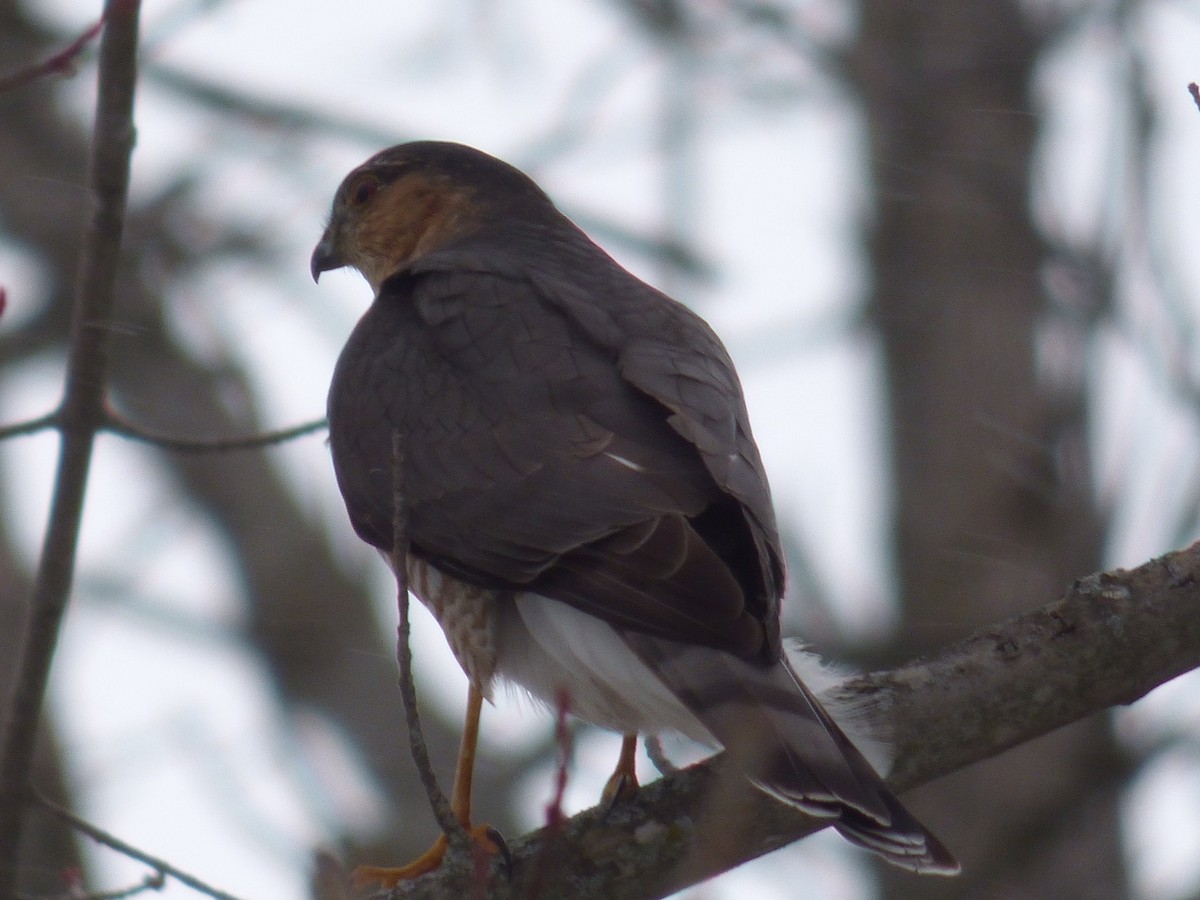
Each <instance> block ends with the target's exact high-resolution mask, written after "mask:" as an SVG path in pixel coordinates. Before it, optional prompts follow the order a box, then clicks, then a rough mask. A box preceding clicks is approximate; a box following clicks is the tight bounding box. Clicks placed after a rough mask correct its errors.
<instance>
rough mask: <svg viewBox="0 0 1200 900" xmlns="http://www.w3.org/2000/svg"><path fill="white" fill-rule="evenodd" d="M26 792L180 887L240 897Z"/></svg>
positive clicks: (222, 899) (224, 899)
mask: <svg viewBox="0 0 1200 900" xmlns="http://www.w3.org/2000/svg"><path fill="white" fill-rule="evenodd" d="M29 793H30V797H31V798H32V800H33V801H34V802H35V803H36V804H37V805H38V806H40V807H41V808H42V809H44V810H46V812H48V813H50V814H51V815H53V816H55V817H56V818H59V819H62V820H63V821H64V822H66V823H67V824H68V825H70V826H71V827H72V828H74V829H75V830H76V831H78V832H80V833H82V834H86V835H87V836H88V837H90V838H91V839H92V840H93V841H96V842H97V843H100V844H103V845H104V846H105V847H109V848H110V849H112V850H116V851H117V852H118V853H120V854H121V855H122V856H128V857H129V858H130V859H135V860H137V861H138V862H140V863H144V864H146V865H147V866H149V867H150V868H152V869H155V870H157V871H159V872H161V873H162V874H164V875H169V876H170V877H171V878H174V879H175V880H176V881H178V882H179V883H180V884H185V885H187V886H188V887H190V888H191V889H192V890H194V891H198V892H199V893H201V894H205V895H207V896H209V897H214V898H216V900H240V898H238V897H236V896H234V895H233V894H227V893H225V891H222V890H218V889H217V888H215V887H213V886H212V885H210V884H206V883H205V882H203V881H201V880H200V879H199V878H197V877H195V876H194V875H189V874H188V873H187V872H184V871H183V870H181V869H177V868H176V867H175V866H173V865H171V864H170V863H169V862H167V861H166V860H164V859H159V858H158V857H156V856H151V855H150V854H149V853H147V852H146V851H144V850H139V849H138V848H137V847H134V846H133V845H132V844H127V843H125V842H124V841H123V840H121V839H120V838H118V837H114V836H113V835H111V834H109V833H108V832H107V831H105V830H104V829H102V828H97V827H96V826H95V825H93V824H92V823H91V822H89V821H87V820H86V819H81V818H79V816H77V815H75V813H73V812H71V811H70V810H69V809H65V808H63V807H61V806H59V805H58V804H57V803H55V802H54V801H53V800H51V799H50V798H49V797H47V796H45V795H44V794H42V793H41V792H40V791H38V790H37V789H36V788H31V789H30V792H29Z"/></svg>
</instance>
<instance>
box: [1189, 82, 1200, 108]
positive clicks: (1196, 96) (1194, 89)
mask: <svg viewBox="0 0 1200 900" xmlns="http://www.w3.org/2000/svg"><path fill="white" fill-rule="evenodd" d="M1188 93H1189V94H1191V95H1192V101H1193V102H1194V103H1195V104H1196V108H1197V109H1200V85H1197V84H1196V82H1194V81H1193V82H1192V83H1191V84H1189V85H1188Z"/></svg>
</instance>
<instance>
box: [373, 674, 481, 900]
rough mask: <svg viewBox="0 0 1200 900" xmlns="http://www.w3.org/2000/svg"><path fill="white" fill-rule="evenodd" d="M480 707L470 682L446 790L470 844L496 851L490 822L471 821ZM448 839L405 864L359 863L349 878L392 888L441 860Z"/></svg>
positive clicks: (437, 843)
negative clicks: (459, 740)
mask: <svg viewBox="0 0 1200 900" xmlns="http://www.w3.org/2000/svg"><path fill="white" fill-rule="evenodd" d="M482 709H483V694H481V693H480V692H479V691H478V690H476V688H475V687H474V685H472V687H471V691H470V693H469V694H468V695H467V718H466V722H465V723H464V724H463V736H462V743H461V744H459V747H458V765H457V766H456V767H455V770H454V788H453V790H452V791H451V793H450V809H451V810H452V811H453V812H454V816H455V818H457V819H458V821H459V822H461V823H462V826H463V828H465V829H466V830H467V836H468V837H470V839H471V844H472V847H473V848H475V849H476V850H477V851H481V852H483V853H486V854H488V855H491V854H493V853H497V852H499V851H500V849H501V848H500V847H499V846H498V845H497V843H496V839H495V838H496V837H498V835H496V832H495V829H493V828H492V827H491V826H490V825H475V826H472V825H471V778H472V776H473V775H474V774H475V748H476V746H477V744H478V742H479V715H480V712H481V711H482ZM448 846H449V842H448V841H447V839H446V835H444V834H443V835H441V836H440V837H438V839H437V840H436V841H434V843H433V846H432V847H430V848H429V849H428V850H426V851H425V852H424V853H422V854H421V855H420V856H418V857H417V858H416V859H414V860H413V861H412V862H410V863H409V864H408V865H406V866H399V867H396V868H393V867H389V866H359V867H358V868H357V869H355V870H354V874H353V875H352V876H351V878H352V879H353V881H354V884H355V885H356V886H358V887H366V886H368V885H376V884H377V885H381V886H383V887H387V888H392V887H395V886H396V885H397V884H399V883H400V882H401V881H410V880H412V879H414V878H419V877H420V876H422V875H425V874H427V873H429V872H432V871H433V870H434V869H437V868H438V867H439V866H441V864H442V860H443V859H444V858H445V856H446V848H447V847H448Z"/></svg>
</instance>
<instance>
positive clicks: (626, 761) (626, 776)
mask: <svg viewBox="0 0 1200 900" xmlns="http://www.w3.org/2000/svg"><path fill="white" fill-rule="evenodd" d="M637 789H638V780H637V735H636V734H627V735H625V737H624V739H622V741H621V755H620V757H619V758H618V759H617V768H616V771H614V772H613V773H612V777H611V778H609V779H608V783H607V784H606V785H604V793H603V794H601V795H600V798H601V801H602V802H603V803H604V804H605V805H606V806H611V805H612V804H614V803H616V802H617V801H619V800H625V799H627V798H629V797H632V796H633V794H634V792H635V791H637Z"/></svg>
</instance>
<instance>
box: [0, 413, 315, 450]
mask: <svg viewBox="0 0 1200 900" xmlns="http://www.w3.org/2000/svg"><path fill="white" fill-rule="evenodd" d="M327 425H328V423H327V422H326V420H325V419H314V420H312V421H311V422H304V423H302V424H300V425H293V426H292V427H290V428H281V429H279V430H278V431H265V432H263V433H262V434H250V435H246V436H244V437H235V438H180V437H173V436H171V435H168V434H156V433H155V432H152V431H147V430H146V429H144V428H142V427H141V426H139V425H135V424H134V423H132V422H130V421H129V420H128V419H126V418H125V417H124V416H121V415H120V414H118V413H115V412H113V411H112V410H109V411H107V412H106V413H105V419H104V422H103V423H102V425H101V426H100V427H101V428H102V429H103V430H104V431H107V432H110V433H112V434H117V435H120V436H121V437H124V438H129V439H130V440H132V441H138V442H140V443H143V444H152V445H154V446H155V447H158V448H160V449H162V450H170V451H172V452H175V453H232V452H234V451H237V450H260V449H262V448H263V447H270V446H272V445H274V444H283V443H286V442H288V441H291V440H295V439H296V438H298V437H303V436H304V435H306V434H312V433H313V432H315V431H320V430H321V429H323V428H325V427H326V426H327ZM3 437H4V431H3V430H0V438H3Z"/></svg>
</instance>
